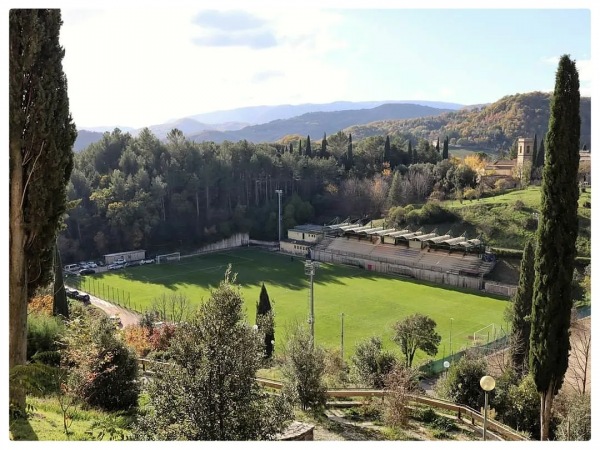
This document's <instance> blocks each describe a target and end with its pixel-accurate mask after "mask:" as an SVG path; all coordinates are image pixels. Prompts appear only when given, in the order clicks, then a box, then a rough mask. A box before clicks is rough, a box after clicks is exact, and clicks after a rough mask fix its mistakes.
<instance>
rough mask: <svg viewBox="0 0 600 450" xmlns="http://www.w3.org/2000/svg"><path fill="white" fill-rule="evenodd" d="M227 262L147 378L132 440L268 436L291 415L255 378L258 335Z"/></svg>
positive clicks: (259, 346) (259, 347)
mask: <svg viewBox="0 0 600 450" xmlns="http://www.w3.org/2000/svg"><path fill="white" fill-rule="evenodd" d="M243 303H244V301H243V298H242V296H241V294H240V291H239V286H237V285H236V284H235V277H232V276H231V272H230V268H228V269H227V271H226V273H225V279H224V280H223V281H221V283H220V284H219V287H218V288H217V289H215V290H214V291H212V292H211V295H210V298H209V299H208V300H207V301H206V302H205V303H203V304H202V305H201V306H200V308H199V310H198V312H197V314H196V315H195V316H194V317H193V318H191V319H190V320H189V321H188V322H187V323H184V324H182V325H181V326H180V327H179V328H178V330H177V332H176V334H175V336H174V337H173V339H172V341H171V354H172V362H173V364H167V365H163V366H160V369H157V372H156V376H155V377H154V378H153V379H152V380H151V381H150V382H149V383H148V388H147V391H148V394H149V404H148V408H147V409H146V411H145V414H143V415H142V416H141V417H140V418H139V420H138V422H137V423H136V424H135V426H134V433H133V436H134V439H137V440H190V441H211V440H219V441H224V440H231V441H234V440H270V439H273V438H274V437H275V435H276V434H277V433H279V432H280V431H281V430H282V429H283V427H284V424H285V423H286V422H287V421H288V420H289V419H290V418H291V409H290V408H289V403H288V401H287V398H286V397H285V396H270V395H268V394H267V393H266V392H265V391H264V390H263V389H262V388H261V387H260V386H259V385H258V383H257V382H256V380H255V378H254V377H255V376H256V371H257V370H258V368H259V367H260V364H261V361H262V356H263V345H262V335H261V333H257V332H256V331H255V330H253V329H252V327H251V326H250V325H249V324H248V323H247V321H246V318H245V314H244V311H243V309H242V307H243Z"/></svg>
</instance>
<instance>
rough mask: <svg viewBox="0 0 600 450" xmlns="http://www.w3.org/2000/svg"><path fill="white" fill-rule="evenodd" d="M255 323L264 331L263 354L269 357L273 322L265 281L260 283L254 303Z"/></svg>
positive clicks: (272, 337) (271, 349)
mask: <svg viewBox="0 0 600 450" xmlns="http://www.w3.org/2000/svg"><path fill="white" fill-rule="evenodd" d="M256 324H257V325H258V328H259V329H260V330H261V331H262V332H263V333H265V355H266V357H267V358H270V357H271V356H272V355H273V342H274V341H275V322H274V320H273V310H272V308H271V302H270V301H269V294H268V293H267V288H266V287H265V283H263V284H262V287H261V289H260V296H259V299H258V303H257V304H256Z"/></svg>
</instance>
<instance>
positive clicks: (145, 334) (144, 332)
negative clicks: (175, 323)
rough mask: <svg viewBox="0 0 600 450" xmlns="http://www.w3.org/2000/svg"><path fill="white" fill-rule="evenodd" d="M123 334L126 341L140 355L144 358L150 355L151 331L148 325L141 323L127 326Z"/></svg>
mask: <svg viewBox="0 0 600 450" xmlns="http://www.w3.org/2000/svg"><path fill="white" fill-rule="evenodd" d="M123 336H124V339H125V343H126V344H127V345H129V346H130V347H131V348H133V349H134V350H135V352H136V353H137V354H138V356H140V357H141V358H144V357H145V356H147V355H148V353H149V352H150V350H151V346H150V342H149V341H148V338H149V337H150V332H149V331H148V329H147V328H146V327H143V326H140V325H132V326H128V327H125V329H124V330H123Z"/></svg>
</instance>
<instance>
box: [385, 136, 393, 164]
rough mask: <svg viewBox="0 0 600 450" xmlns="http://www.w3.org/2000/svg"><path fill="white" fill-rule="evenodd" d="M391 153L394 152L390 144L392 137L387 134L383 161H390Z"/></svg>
mask: <svg viewBox="0 0 600 450" xmlns="http://www.w3.org/2000/svg"><path fill="white" fill-rule="evenodd" d="M391 153H392V149H391V146H390V137H389V136H386V137H385V145H384V146H383V162H384V163H386V162H387V163H389V162H390V156H391Z"/></svg>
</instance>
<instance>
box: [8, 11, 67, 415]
mask: <svg viewBox="0 0 600 450" xmlns="http://www.w3.org/2000/svg"><path fill="white" fill-rule="evenodd" d="M61 25H62V20H61V15H60V10H48V9H11V10H10V12H9V35H10V36H9V141H10V142H9V145H10V150H9V152H10V153H9V177H10V194H9V198H10V200H9V202H10V212H9V255H10V258H9V260H10V269H9V369H12V368H14V367H15V366H17V365H21V364H25V359H26V353H27V300H28V298H29V297H30V296H31V295H32V294H33V293H34V292H35V290H36V289H37V288H38V287H40V286H47V285H48V284H49V283H50V281H51V279H52V260H53V257H54V242H55V240H56V236H57V233H58V226H59V223H60V221H61V218H62V215H63V214H64V212H65V210H66V185H67V183H68V182H69V178H70V176H71V170H72V168H73V150H72V147H73V143H74V142H75V138H76V136H77V131H76V129H75V125H74V124H73V122H72V120H71V115H70V113H69V98H68V96H67V80H66V77H65V74H64V73H63V69H62V60H63V57H64V50H63V49H62V47H61V46H60V42H59V32H60V27H61ZM11 403H13V404H15V405H16V406H17V407H24V406H25V396H24V395H23V393H22V392H19V391H18V390H16V391H15V392H14V393H13V392H12V391H11Z"/></svg>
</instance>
